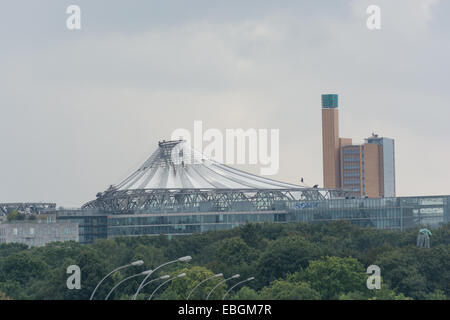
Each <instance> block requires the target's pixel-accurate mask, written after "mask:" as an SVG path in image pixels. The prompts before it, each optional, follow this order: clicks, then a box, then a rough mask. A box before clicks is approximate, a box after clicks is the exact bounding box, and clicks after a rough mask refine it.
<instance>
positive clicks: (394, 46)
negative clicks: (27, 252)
mask: <svg viewBox="0 0 450 320" xmlns="http://www.w3.org/2000/svg"><path fill="white" fill-rule="evenodd" d="M70 4H76V5H79V6H80V7H81V24H82V29H81V30H78V31H70V30H68V29H67V28H66V19H67V17H68V15H67V14H66V8H67V7H68V6H69V5H70ZM371 4H375V5H378V6H380V8H381V30H376V31H370V30H368V29H367V27H366V19H367V17H368V15H367V14H366V8H367V7H368V6H369V5H371ZM449 14H450V1H444V0H441V1H439V0H396V1H392V0H370V1H364V0H358V1H356V0H342V1H336V0H333V1H300V0H296V1H262V0H257V1H256V0H253V1H250V0H247V1H245V0H238V1H234V0H227V1H212V0H203V1H197V0H183V1H181V0H180V1H168V0H165V1H162V0H160V1H111V0H109V1H106V0H105V1H101V0H96V1H82V0H79V1H75V0H72V1H62V0H59V1H54V0H52V1H50V0H49V1H43V0H40V1H17V0H15V1H12V0H11V1H8V2H6V1H3V2H2V4H1V8H0V120H1V126H0V146H1V159H0V202H15V201H24V202H26V201H51V202H56V203H58V205H63V206H80V205H82V204H83V203H85V202H87V201H88V200H91V199H93V198H95V194H96V193H97V192H98V191H103V190H105V189H106V188H107V187H108V186H109V185H110V184H115V183H118V182H120V180H121V179H122V178H125V177H126V175H127V174H129V173H131V172H132V171H133V170H134V169H136V168H137V167H138V166H139V165H140V164H141V162H143V161H144V160H145V159H146V158H147V157H148V156H149V155H150V154H151V153H152V152H153V151H154V149H155V148H156V146H157V141H159V140H162V139H169V138H170V134H171V133H172V131H173V130H175V129H177V128H186V129H189V130H192V129H193V123H194V120H202V121H203V125H204V127H205V129H208V128H218V129H220V130H225V129H227V128H230V129H233V128H243V129H248V128H255V129H259V128H263V129H279V130H280V170H279V174H278V175H276V176H272V177H271V178H275V179H279V180H283V181H286V182H293V183H295V182H298V181H299V179H300V177H304V179H305V182H306V183H307V184H309V185H314V184H316V183H317V184H319V185H322V183H323V182H322V144H321V143H322V136H321V134H322V133H321V105H320V95H321V94H322V93H338V94H339V104H340V106H339V112H340V114H339V117H340V133H341V136H342V137H349V138H353V141H354V142H356V143H361V142H363V139H364V138H365V137H367V136H369V135H370V134H371V133H372V132H376V133H378V134H379V135H381V136H386V137H391V138H394V139H395V145H396V155H395V156H396V182H397V195H399V196H410V195H411V196H412V195H431V194H450V165H449V164H450V90H449V83H450V81H449V80H450V79H449V78H450V59H449V57H450V41H449V39H450V30H449V27H450V21H449V19H448V16H449ZM239 168H241V169H242V168H244V169H246V170H247V169H248V170H249V171H251V172H253V173H259V167H258V166H254V165H253V166H245V167H242V166H241V167H239Z"/></svg>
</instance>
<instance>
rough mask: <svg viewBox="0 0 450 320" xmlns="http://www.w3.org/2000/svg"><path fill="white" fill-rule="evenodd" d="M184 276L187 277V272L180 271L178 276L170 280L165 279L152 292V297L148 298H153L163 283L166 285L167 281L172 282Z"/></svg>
mask: <svg viewBox="0 0 450 320" xmlns="http://www.w3.org/2000/svg"><path fill="white" fill-rule="evenodd" d="M182 277H186V273H185V272H183V273H180V274H179V275H177V276H176V277H173V278H170V279H169V280H166V281H164V282H163V283H161V284H160V285H159V286H158V287H157V288H156V289H155V291H153V292H152V294H151V295H150V298H148V300H152V297H153V295H154V294H155V293H156V291H158V289H159V288H161V287H162V286H163V285H165V284H166V283H167V282H170V281H172V280H175V279H177V278H182Z"/></svg>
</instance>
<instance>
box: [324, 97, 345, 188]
mask: <svg viewBox="0 0 450 320" xmlns="http://www.w3.org/2000/svg"><path fill="white" fill-rule="evenodd" d="M322 148H323V186H324V188H340V187H341V183H340V182H341V178H340V152H339V148H340V146H339V119H338V95H337V94H323V95H322Z"/></svg>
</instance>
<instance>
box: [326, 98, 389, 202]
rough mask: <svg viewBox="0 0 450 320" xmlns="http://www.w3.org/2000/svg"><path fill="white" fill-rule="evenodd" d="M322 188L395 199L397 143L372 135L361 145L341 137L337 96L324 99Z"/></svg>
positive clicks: (356, 194) (370, 196) (358, 195)
mask: <svg viewBox="0 0 450 320" xmlns="http://www.w3.org/2000/svg"><path fill="white" fill-rule="evenodd" d="M322 143H323V145H322V147H323V184H324V187H325V188H341V189H345V190H349V191H350V192H351V194H352V195H354V196H357V197H360V196H361V197H362V196H366V197H369V198H378V197H395V156H394V140H393V139H390V138H385V137H378V135H376V134H372V136H371V137H369V138H367V139H366V141H365V143H364V144H362V145H354V144H352V140H351V139H348V138H340V137H339V120H338V95H337V94H323V95H322Z"/></svg>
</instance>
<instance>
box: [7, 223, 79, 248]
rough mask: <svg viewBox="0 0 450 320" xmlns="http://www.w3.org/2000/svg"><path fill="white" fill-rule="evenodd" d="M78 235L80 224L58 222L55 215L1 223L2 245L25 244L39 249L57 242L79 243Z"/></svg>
mask: <svg viewBox="0 0 450 320" xmlns="http://www.w3.org/2000/svg"><path fill="white" fill-rule="evenodd" d="M78 233H79V231H78V223H74V222H60V221H56V217H55V215H49V216H46V217H45V219H41V218H36V220H24V221H7V220H3V221H1V223H0V244H1V243H23V244H26V245H28V246H29V247H34V246H37V247H39V246H43V245H45V244H47V243H50V242H57V241H71V240H72V241H76V242H78V238H79V235H78Z"/></svg>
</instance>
